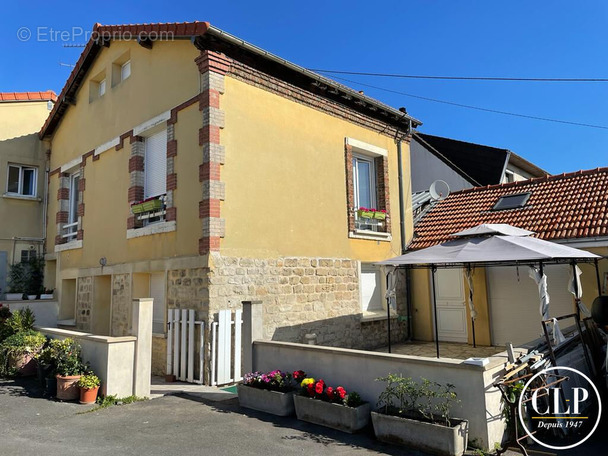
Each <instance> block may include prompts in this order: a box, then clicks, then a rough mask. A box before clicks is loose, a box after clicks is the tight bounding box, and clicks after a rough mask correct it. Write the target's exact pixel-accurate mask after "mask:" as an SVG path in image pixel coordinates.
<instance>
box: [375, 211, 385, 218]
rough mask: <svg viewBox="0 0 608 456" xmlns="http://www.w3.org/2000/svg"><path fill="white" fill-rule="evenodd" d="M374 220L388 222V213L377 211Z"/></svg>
mask: <svg viewBox="0 0 608 456" xmlns="http://www.w3.org/2000/svg"><path fill="white" fill-rule="evenodd" d="M374 218H375V219H376V220H386V212H382V211H376V212H374Z"/></svg>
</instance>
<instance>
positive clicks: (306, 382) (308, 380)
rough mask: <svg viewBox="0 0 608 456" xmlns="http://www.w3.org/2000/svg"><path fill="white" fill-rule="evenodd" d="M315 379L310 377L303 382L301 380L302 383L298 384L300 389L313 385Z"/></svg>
mask: <svg viewBox="0 0 608 456" xmlns="http://www.w3.org/2000/svg"><path fill="white" fill-rule="evenodd" d="M314 382H315V379H314V378H312V377H307V378H305V379H304V380H302V383H300V386H301V387H302V388H306V385H310V384H311V383H314Z"/></svg>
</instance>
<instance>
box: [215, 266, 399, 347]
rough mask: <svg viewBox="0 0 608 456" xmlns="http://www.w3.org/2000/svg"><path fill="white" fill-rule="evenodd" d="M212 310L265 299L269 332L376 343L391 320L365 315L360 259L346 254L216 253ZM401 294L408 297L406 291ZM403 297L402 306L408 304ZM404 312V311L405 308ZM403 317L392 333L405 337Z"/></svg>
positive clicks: (382, 341)
mask: <svg viewBox="0 0 608 456" xmlns="http://www.w3.org/2000/svg"><path fill="white" fill-rule="evenodd" d="M212 259H213V265H212V266H211V270H210V271H209V299H210V304H209V316H210V320H213V318H214V317H215V314H216V313H217V312H218V311H219V310H220V309H226V308H239V307H240V305H241V302H242V301H247V300H261V301H262V302H263V315H264V338H265V339H270V340H280V341H284V342H300V343H303V342H305V338H304V336H305V335H306V334H310V333H314V334H316V335H317V343H318V344H319V345H328V346H338V347H344V348H361V349H371V348H376V347H379V346H384V345H386V343H387V340H388V339H387V322H386V320H375V321H365V320H362V318H361V316H362V314H361V307H360V301H359V276H358V265H357V262H356V261H354V260H350V259H345V258H308V257H297V258H294V257H289V258H278V259H251V258H233V257H221V256H220V255H218V254H214V255H212ZM398 295H400V299H401V300H404V299H403V298H402V296H404V295H403V294H402V293H399V291H398ZM401 300H400V301H399V302H398V311H399V310H402V309H403V308H404V306H405V303H404V302H401ZM402 313H403V312H402ZM404 330H405V324H404V323H398V322H397V321H396V320H393V321H392V323H391V331H392V339H393V341H395V340H402V337H403V333H404Z"/></svg>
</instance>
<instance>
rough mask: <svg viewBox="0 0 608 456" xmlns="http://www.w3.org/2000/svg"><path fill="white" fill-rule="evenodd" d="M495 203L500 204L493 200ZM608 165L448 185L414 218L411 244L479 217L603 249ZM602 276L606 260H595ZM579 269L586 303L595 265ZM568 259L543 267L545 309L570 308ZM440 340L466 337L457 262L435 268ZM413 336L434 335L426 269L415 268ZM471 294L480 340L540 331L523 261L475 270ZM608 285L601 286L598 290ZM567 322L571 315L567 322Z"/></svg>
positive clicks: (592, 293)
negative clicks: (456, 187) (455, 187)
mask: <svg viewBox="0 0 608 456" xmlns="http://www.w3.org/2000/svg"><path fill="white" fill-rule="evenodd" d="M497 205H498V206H497ZM607 206H608V168H599V169H594V170H589V171H578V172H574V173H569V174H561V175H555V176H547V177H542V178H535V179H530V180H525V181H519V182H512V183H506V184H501V185H491V186H488V187H478V188H471V189H466V190H462V191H459V192H454V193H452V194H451V195H450V196H449V197H448V198H446V199H445V200H443V201H440V202H438V203H437V204H436V205H435V206H434V207H433V208H432V209H431V210H430V211H429V212H428V213H427V214H426V216H425V217H424V218H423V219H422V220H421V221H420V222H419V223H418V224H417V225H416V228H415V237H414V240H413V242H412V243H411V244H410V245H409V247H408V249H409V250H418V249H422V248H426V247H430V246H432V245H435V244H439V243H441V242H444V241H447V240H449V239H451V238H450V234H452V233H456V232H459V231H462V230H464V229H467V228H472V227H474V226H477V225H479V224H482V223H507V224H510V225H513V226H516V227H519V228H523V229H526V230H530V231H533V232H535V233H536V234H535V236H536V237H538V238H540V239H545V240H548V241H552V242H556V243H564V244H568V245H569V246H572V247H576V248H581V249H585V250H588V251H591V252H593V253H596V254H598V255H602V256H604V257H605V258H606V256H608V207H607ZM599 267H600V274H601V277H602V280H604V285H603V286H604V287H605V286H606V285H605V283H606V282H605V280H606V278H605V277H606V275H607V274H608V260H606V259H603V260H600V262H599ZM580 268H581V269H582V270H583V275H582V277H581V279H582V285H583V298H582V301H583V302H584V303H585V304H586V305H587V307H588V308H591V303H592V302H593V299H594V298H595V297H596V296H597V295H598V288H597V280H596V273H595V268H594V267H593V266H592V265H580ZM570 269H571V266H570V265H554V266H548V267H546V268H545V271H546V273H547V277H548V291H549V295H550V315H551V316H552V317H553V316H559V315H564V314H569V313H573V312H574V310H575V308H574V303H573V296H572V294H571V293H569V292H568V290H567V286H568V283H569V274H570ZM438 273H439V275H438V291H437V301H438V312H437V314H438V320H439V322H440V324H439V326H440V329H439V339H440V340H458V341H463V342H467V341H468V342H469V343H470V342H472V334H471V325H470V315H469V311H468V309H467V306H466V305H465V293H466V285H465V283H464V280H463V275H462V271H460V270H443V271H442V270H439V271H438ZM413 277H414V279H413V280H412V283H413V290H412V295H413V296H414V303H413V307H414V336H415V338H417V339H422V340H433V339H434V335H433V329H432V328H433V325H432V312H431V305H430V296H431V295H430V286H429V276H428V275H427V271H424V272H423V271H420V270H418V271H414V272H413ZM474 290H475V292H474V296H475V298H474V301H475V307H476V309H477V311H478V318H477V321H476V322H475V331H476V340H477V343H479V344H482V345H487V344H490V343H491V344H493V345H502V344H504V343H506V342H513V343H515V344H520V343H525V342H528V341H530V340H533V339H535V338H537V337H539V336H540V333H541V327H540V320H541V319H540V315H539V299H538V289H537V286H536V284H535V283H534V281H533V280H532V279H530V278H529V277H528V267H526V266H522V267H520V268H516V267H491V268H487V269H485V270H484V269H478V270H476V271H475V273H474ZM605 292H606V290H604V293H605ZM570 324H572V322H570Z"/></svg>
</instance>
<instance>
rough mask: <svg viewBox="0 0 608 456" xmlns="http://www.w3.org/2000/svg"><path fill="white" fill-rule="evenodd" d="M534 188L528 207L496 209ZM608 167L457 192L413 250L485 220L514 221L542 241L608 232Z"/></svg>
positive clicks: (433, 214) (429, 218)
mask: <svg viewBox="0 0 608 456" xmlns="http://www.w3.org/2000/svg"><path fill="white" fill-rule="evenodd" d="M525 192H530V198H529V199H528V202H527V203H526V205H525V206H524V207H523V208H520V209H507V210H502V211H493V210H492V208H493V207H494V205H495V204H496V202H497V201H498V199H499V198H500V197H502V196H506V195H511V194H516V193H525ZM607 208H608V168H597V169H592V170H586V171H576V172H574V173H569V174H565V173H564V174H559V175H554V176H546V177H539V178H533V179H529V180H526V181H519V182H511V183H508V184H500V185H492V186H486V187H476V188H471V189H466V190H462V191H459V192H455V193H452V194H451V195H450V196H448V197H447V198H446V199H445V200H443V201H440V202H439V203H437V204H436V205H435V207H433V209H432V210H431V211H429V212H428V214H427V215H426V216H425V217H424V219H422V221H420V222H419V223H418V224H417V225H416V229H415V231H416V234H415V237H414V241H413V242H412V243H411V245H410V249H412V250H415V249H421V248H425V247H430V246H432V245H435V244H439V243H441V242H444V241H446V240H448V239H450V234H452V233H456V232H458V231H462V230H465V229H467V228H472V227H474V226H477V225H479V224H481V223H508V224H509V225H513V226H516V227H519V228H523V229H526V230H530V231H534V232H535V233H536V234H535V236H536V237H538V238H540V239H547V240H549V239H551V240H556V239H569V238H585V237H595V236H605V235H606V234H608V209H607Z"/></svg>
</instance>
